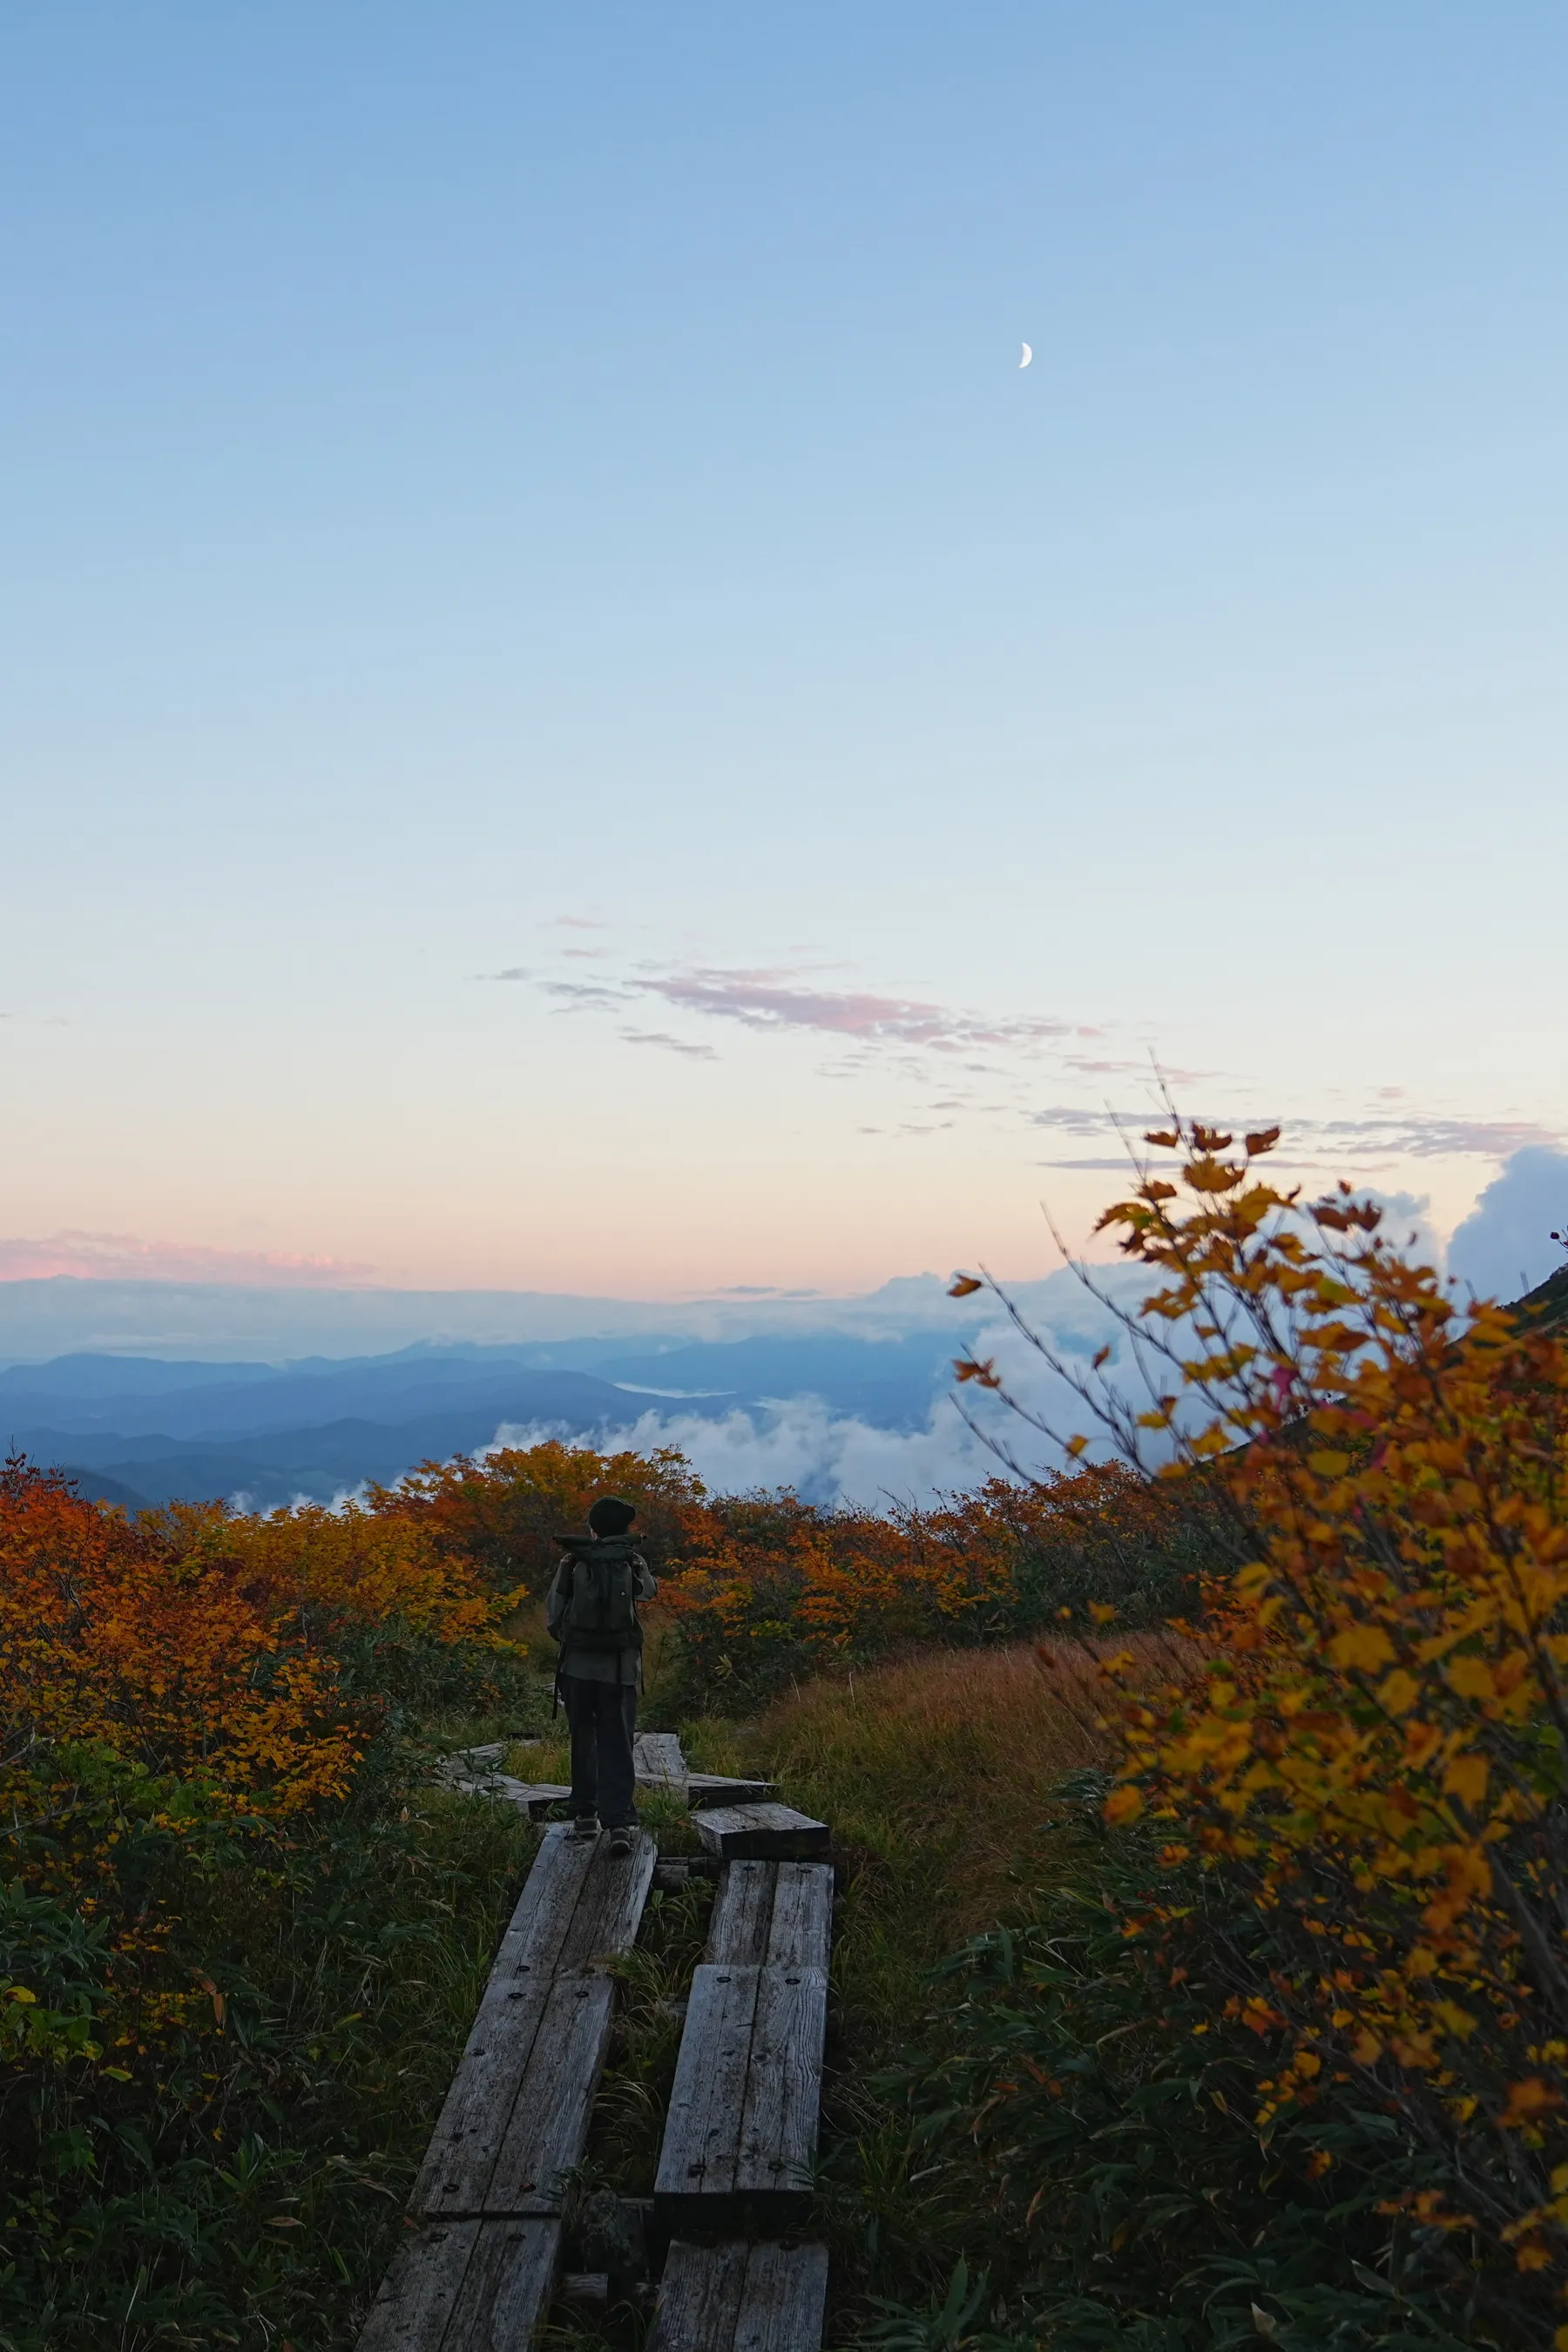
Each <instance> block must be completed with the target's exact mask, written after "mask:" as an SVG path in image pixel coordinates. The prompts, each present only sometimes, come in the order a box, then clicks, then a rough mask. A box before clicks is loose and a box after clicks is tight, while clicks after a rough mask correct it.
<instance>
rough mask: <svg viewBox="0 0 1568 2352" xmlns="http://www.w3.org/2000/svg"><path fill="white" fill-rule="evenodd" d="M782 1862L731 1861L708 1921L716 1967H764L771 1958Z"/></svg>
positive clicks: (725, 1866)
mask: <svg viewBox="0 0 1568 2352" xmlns="http://www.w3.org/2000/svg"><path fill="white" fill-rule="evenodd" d="M782 1867H783V1864H779V1863H776V1862H730V1863H726V1864H725V1865H724V1868H723V1869H722V1870H721V1872H720V1874H719V1892H718V1893H717V1895H715V1896H714V1897H713V1909H712V1912H711V1913H710V1916H709V1921H708V1954H707V1957H708V1958H709V1959H710V1961H711V1962H712V1964H713V1965H714V1967H715V1968H737V1969H754V1968H760V1967H761V1966H762V1964H763V1961H764V1960H765V1959H766V1958H767V1957H768V1929H769V1926H770V1924H771V1922H772V1919H773V1888H774V1885H775V1883H776V1881H777V1878H778V1874H779V1871H780V1870H781V1868H782Z"/></svg>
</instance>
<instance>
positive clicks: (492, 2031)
mask: <svg viewBox="0 0 1568 2352" xmlns="http://www.w3.org/2000/svg"><path fill="white" fill-rule="evenodd" d="M499 1762H500V1757H499V1755H495V1756H492V1755H491V1754H489V1753H488V1752H483V1751H475V1752H474V1753H472V1754H471V1755H470V1756H468V1757H465V1758H463V1759H453V1765H454V1768H455V1769H454V1772H453V1774H452V1775H451V1776H450V1777H452V1778H454V1779H455V1780H456V1784H457V1785H458V1786H460V1787H466V1788H468V1790H471V1791H472V1792H473V1793H475V1794H483V1795H489V1796H500V1797H502V1798H503V1799H504V1800H505V1801H509V1802H511V1803H516V1804H519V1805H520V1807H526V1809H527V1810H529V1811H531V1812H537V1811H538V1810H539V1809H540V1806H541V1804H542V1803H544V1802H549V1801H554V1799H555V1797H556V1794H557V1792H555V1791H554V1790H550V1791H548V1792H546V1791H545V1790H543V1789H542V1787H541V1786H540V1785H539V1784H536V1783H529V1782H520V1781H511V1780H510V1779H509V1778H508V1776H505V1775H502V1774H500V1772H499V1771H497V1770H495V1769H492V1768H493V1767H494V1766H495V1765H497V1764H499ZM637 1767H638V1780H639V1783H640V1784H641V1785H642V1786H644V1787H645V1788H648V1789H658V1790H663V1791H668V1792H669V1793H672V1794H680V1795H682V1796H683V1798H684V1801H685V1802H686V1803H687V1804H688V1805H689V1806H695V1805H698V1804H703V1803H708V1804H713V1805H714V1808H715V1809H714V1810H712V1811H706V1812H704V1813H701V1814H700V1815H699V1816H698V1822H699V1833H700V1837H701V1841H702V1843H704V1844H705V1845H706V1846H707V1847H708V1849H709V1851H710V1853H714V1854H717V1855H718V1856H719V1857H721V1861H722V1867H721V1871H720V1876H719V1885H718V1890H717V1894H716V1896H715V1899H714V1905H713V1913H712V1917H711V1920H710V1927H709V1936H708V1944H707V1948H706V1953H705V1957H704V1959H703V1962H702V1965H701V1966H700V1968H699V1969H697V1970H696V1972H695V1976H694V1979H693V1982H692V1989H691V1995H690V1999H689V2002H688V2005H687V2012H686V2024H685V2030H684V2032H683V2034H682V2037H681V2045H680V2052H679V2059H678V2062H677V2068H676V2080H675V2085H674V2090H673V2092H672V2095H671V2099H670V2105H669V2113H668V2118H667V2121H666V2127H665V2137H664V2145H663V2148H662V2150H661V2152H660V2157H659V2163H658V2179H657V2181H656V2184H655V2193H654V2200H653V2215H654V2220H655V2222H656V2224H657V2227H656V2228H655V2230H654V2231H653V2232H652V2235H653V2236H654V2238H655V2239H656V2241H663V2240H668V2239H670V2238H671V2236H672V2233H673V2237H672V2242H669V2243H668V2257H667V2259H666V2261H665V2263H664V2265H663V2273H662V2277H661V2279H660V2282H659V2285H658V2303H657V2305H656V2309H655V2313H654V2319H653V2326H652V2333H651V2334H650V2336H649V2337H648V2343H647V2352H816V2347H819V2346H820V2344H821V2340H822V2318H823V2309H824V2303H825V2298H826V2283H827V2254H826V2248H825V2247H822V2246H820V2245H809V2244H807V2245H802V2244H797V2243H794V2242H781V2240H783V2239H787V2238H788V2237H789V2233H790V2232H792V2231H796V2230H798V2229H799V2228H800V2227H801V2226H802V2225H804V2223H805V2221H806V2220H807V2218H808V2215H809V2210H810V2204H811V2183H812V2171H813V2167H814V2164H815V2160H816V2136H817V2119H818V2102H819V2095H820V2084H821V2072H822V2054H823V2044H824V2039H825V2034H826V2017H827V1967H828V1958H829V1949H830V1944H831V1938H832V1922H833V1872H832V1868H831V1866H830V1865H829V1864H827V1863H826V1862H823V1861H819V1860H812V1859H799V1858H796V1857H798V1856H801V1855H803V1854H805V1855H809V1854H813V1853H817V1852H819V1851H820V1850H821V1848H822V1847H824V1846H825V1845H826V1842H827V1837H828V1832H827V1829H826V1824H825V1823H822V1822H812V1821H810V1820H809V1819H808V1817H807V1816H805V1815H804V1814H799V1813H795V1812H793V1811H791V1810H790V1808H789V1807H787V1806H782V1805H777V1804H773V1803H770V1802H767V1801H759V1802H748V1801H746V1800H749V1799H752V1798H756V1799H762V1800H765V1799H766V1798H767V1796H768V1795H769V1790H768V1788H767V1784H765V1783H760V1782H755V1783H753V1782H746V1781H737V1780H723V1779H721V1778H720V1777H719V1776H717V1775H707V1776H704V1775H701V1774H696V1773H692V1772H690V1771H689V1770H688V1769H687V1766H686V1763H685V1759H683V1758H682V1756H681V1754H680V1748H679V1743H678V1742H677V1741H676V1739H675V1738H673V1737H672V1736H671V1735H669V1734H651V1735H648V1736H647V1738H644V1739H642V1740H639V1742H638V1755H637ZM715 1801H717V1802H715ZM729 1856H736V1857H738V1858H733V1859H727V1858H725V1857H729ZM655 1861H656V1854H655V1850H654V1846H653V1842H652V1840H651V1839H649V1838H647V1836H643V1835H640V1834H639V1835H638V1837H637V1841H636V1843H635V1846H634V1850H633V1852H632V1853H631V1854H630V1855H629V1856H626V1857H619V1858H617V1857H614V1856H612V1855H611V1854H610V1853H609V1852H608V1842H607V1840H606V1839H605V1838H604V1837H601V1838H600V1839H599V1840H598V1841H597V1842H596V1843H589V1842H587V1841H584V1842H582V1843H578V1842H577V1841H576V1840H575V1839H574V1837H573V1835H572V1833H571V1831H570V1830H569V1828H568V1827H567V1826H566V1825H565V1824H564V1823H562V1824H557V1825H556V1826H554V1827H552V1828H551V1829H548V1830H547V1831H546V1832H545V1833H544V1837H543V1840H542V1843H541V1846H540V1850H539V1853H538V1855H537V1857H536V1859H535V1862H534V1864H533V1868H532V1870H531V1873H530V1874H529V1878H528V1882H527V1884H526V1885H525V1886H524V1888H523V1891H522V1895H521V1899H520V1900H519V1903H518V1906H517V1909H516V1911H515V1912H514V1914H513V1916H512V1919H511V1923H510V1927H508V1929H507V1931H506V1934H505V1936H504V1937H503V1938H502V1940H501V1947H500V1952H499V1954H498V1956H497V1958H496V1963H495V1967H494V1969H492V1971H491V1973H490V1978H489V1983H488V1985H487V1986H486V1989H485V1992H484V1996H483V1999H482V2000H481V2001H480V2004H479V2013H478V2015H477V2017H476V2019H475V2021H474V2028H473V2031H472V2032H471V2033H470V2035H469V2037H468V2046H467V2048H466V2049H465V2051H464V2053H463V2056H462V2059H461V2061H460V2062H459V2063H458V2071H457V2073H456V2074H455V2075H454V2077H453V2080H452V2084H451V2087H450V2089H449V2091H448V2092H447V2100H446V2104H445V2105H444V2106H443V2108H442V2110H441V2115H440V2118H439V2121H438V2122H437V2126H436V2129H435V2132H434V2134H433V2135H432V2137H431V2140H430V2146H429V2149H428V2151H427V2153H426V2158H425V2162H424V2164H423V2166H422V2167H421V2168H420V2173H419V2178H418V2180H417V2182H416V2186H415V2189H414V2194H413V2197H412V2199H411V2200H410V2221H411V2223H412V2227H411V2229H410V2233H409V2235H408V2237H407V2239H406V2241H405V2244H404V2245H403V2247H402V2248H401V2249H400V2251H399V2252H398V2254H397V2256H396V2258H395V2261H394V2263H393V2264H392V2267H391V2269H390V2270H389V2271H388V2273H387V2276H386V2279H385V2281H384V2284H383V2286H382V2290H381V2293H380V2294H379V2296H378V2297H377V2299H376V2302H375V2305H374V2308H373V2310H372V2312H371V2315H370V2317H369V2319H368V2320H367V2322H366V2324H365V2327H364V2330H363V2334H362V2336H361V2337H360V2344H359V2352H528V2347H530V2346H531V2345H532V2344H533V2342H534V2340H535V2337H536V2335H537V2333H538V2331H539V2329H540V2328H541V2326H542V2324H543V2322H544V2320H545V2318H546V2316H547V2315H548V2313H549V2310H550V2306H551V2302H552V2297H553V2295H554V2294H555V2291H556V2287H557V2283H558V2280H559V2277H560V2273H561V2268H562V2258H563V2251H564V2239H565V2233H566V2225H567V2216H566V2210H565V2209H566V2199H567V2192H568V2188H569V2183H570V2176H571V2175H572V2174H573V2173H574V2169H575V2168H576V2167H578V2166H579V2165H580V2164H581V2163H582V2160H583V2158H584V2152H585V2150H586V2147H587V2140H588V2128H589V2122H590V2118H591V2115H592V2110H593V2103H594V2097H595V2091H596V2089H597V2086H598V2082H599V2077H600V2074H601V2073H602V2071H603V2068H604V2063H605V2054H606V2052H607V2049H608V2046H609V2038H610V2029H611V2022H612V2017H613V2006H614V1998H615V1980H614V1978H613V1976H612V1975H611V1973H610V1968H609V1963H610V1962H611V1961H612V1960H613V1959H614V1958H616V1956H617V1955H618V1954H621V1953H624V1952H626V1951H627V1950H628V1949H629V1948H630V1947H631V1945H632V1943H633V1941H634V1940H635V1938H636V1936H637V1928H638V1926H639V1924H640V1921H641V1918H642V1914H643V1908H644V1906H645V1904H646V1902H647V1895H648V1890H649V1887H650V1885H651V1884H652V1880H653V1872H654V1864H655ZM708 1867H709V1868H710V1869H711V1868H712V1867H713V1864H711V1863H710V1864H709V1865H708ZM614 2210H615V2209H614V2208H613V2207H612V2211H614ZM622 2210H624V2211H630V2210H632V2209H630V2208H623V2209H622ZM638 2231H639V2242H640V2231H641V2223H640V2222H639V2224H638ZM586 2284H592V2282H586ZM648 2291H649V2292H651V2290H648ZM597 2292H598V2293H599V2294H600V2295H601V2297H602V2295H603V2294H604V2292H605V2286H604V2284H603V2283H601V2284H599V2286H598V2288H597Z"/></svg>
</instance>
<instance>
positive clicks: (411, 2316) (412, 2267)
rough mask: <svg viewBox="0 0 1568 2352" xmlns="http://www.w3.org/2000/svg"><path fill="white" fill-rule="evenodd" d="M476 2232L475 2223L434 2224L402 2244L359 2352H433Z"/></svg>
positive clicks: (444, 2329) (443, 2330)
mask: <svg viewBox="0 0 1568 2352" xmlns="http://www.w3.org/2000/svg"><path fill="white" fill-rule="evenodd" d="M478 2235H479V2223H478V2222H477V2221H435V2222H432V2223H431V2224H430V2225H429V2226H428V2227H427V2228H426V2229H423V2230H421V2231H419V2233H418V2235H417V2236H416V2237H411V2238H408V2239H405V2242H404V2243H403V2244H402V2245H401V2246H400V2247H399V2248H398V2250H397V2252H396V2253H395V2255H394V2257H393V2259H392V2263H391V2264H390V2266H389V2268H388V2270H387V2273H386V2276H385V2277H384V2279H383V2281H382V2283H381V2292H380V2294H378V2295H377V2296H376V2298H375V2301H374V2304H373V2305H371V2310H370V2316H369V2318H368V2319H367V2320H366V2321H365V2324H364V2327H363V2331H362V2332H361V2335H360V2339H359V2352H438V2347H439V2346H440V2344H441V2341H442V2339H443V2337H444V2336H445V2335H446V2333H447V2321H448V2320H449V2319H450V2317H451V2315H452V2313H453V2310H454V2309H455V2307H456V2305H457V2301H458V2294H459V2292H460V2290H461V2288H462V2284H463V2278H464V2274H465V2273H466V2272H467V2270H468V2257H469V2256H470V2254H471V2253H472V2252H473V2249H474V2241H475V2239H476V2238H477V2237H478Z"/></svg>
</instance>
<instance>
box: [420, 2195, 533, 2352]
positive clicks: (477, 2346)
mask: <svg viewBox="0 0 1568 2352" xmlns="http://www.w3.org/2000/svg"><path fill="white" fill-rule="evenodd" d="M561 2228H562V2225H561V2222H560V2221H559V2220H557V2219H556V2218H554V2217H553V2216H552V2217H550V2218H547V2219H546V2218H540V2219H535V2220H531V2221H481V2222H479V2224H478V2225H477V2233H476V2237H475V2242H474V2249H473V2252H472V2253H471V2254H470V2256H469V2258H468V2270H467V2272H466V2273H465V2274H464V2278H463V2284H462V2287H461V2290H460V2292H459V2294H458V2300H457V2305H456V2306H455V2308H454V2310H453V2313H452V2316H451V2318H450V2319H449V2320H448V2321H447V2332H446V2334H445V2336H441V2337H439V2338H438V2339H437V2338H434V2337H432V2338H430V2339H428V2340H427V2342H426V2343H425V2344H423V2345H421V2346H419V2347H418V2352H437V2344H438V2346H439V2352H528V2347H529V2346H530V2345H531V2343H532V2342H533V2338H534V2336H535V2334H536V2333H537V2331H538V2328H539V2326H540V2323H541V2321H542V2319H543V2317H544V2315H545V2313H546V2312H547V2311H548V2310H549V2308H550V2298H551V2296H552V2294H553V2293H554V2291H555V2280H556V2274H557V2273H558V2272H559V2270H560V2267H561Z"/></svg>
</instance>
